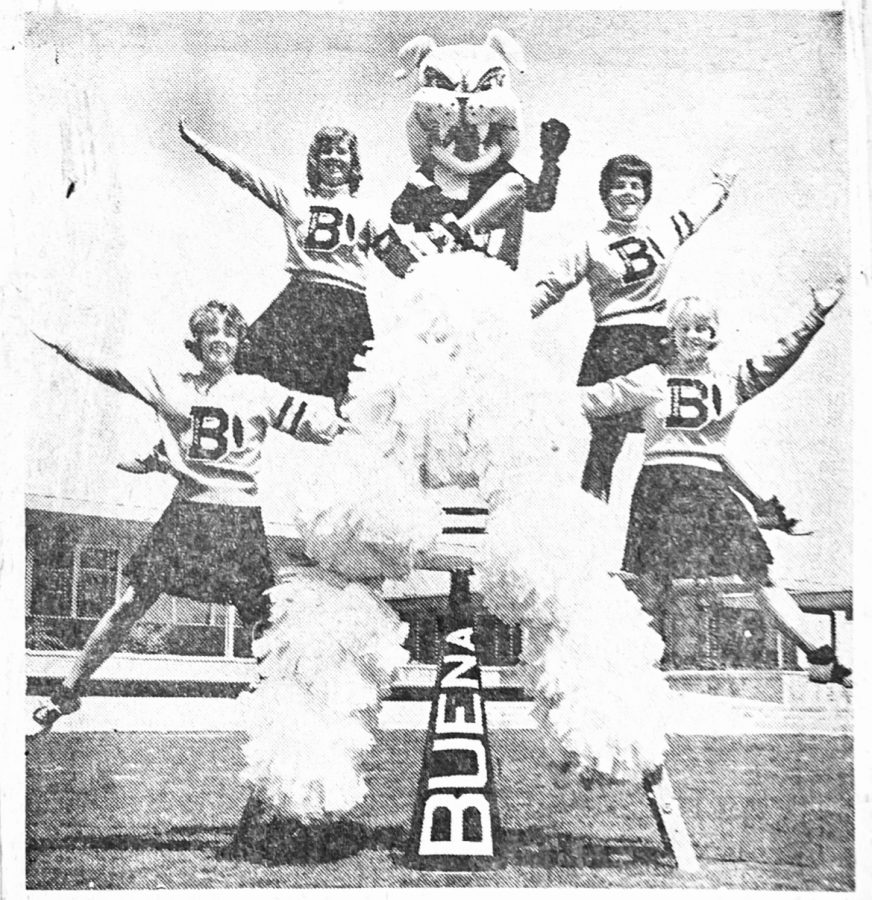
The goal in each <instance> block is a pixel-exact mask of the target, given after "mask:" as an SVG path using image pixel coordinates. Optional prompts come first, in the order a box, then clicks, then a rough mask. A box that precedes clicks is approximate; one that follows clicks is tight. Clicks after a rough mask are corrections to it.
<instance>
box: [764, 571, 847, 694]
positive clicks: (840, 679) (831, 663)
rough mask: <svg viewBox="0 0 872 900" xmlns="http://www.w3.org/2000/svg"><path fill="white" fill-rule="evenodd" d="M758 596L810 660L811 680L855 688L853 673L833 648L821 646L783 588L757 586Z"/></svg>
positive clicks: (799, 610)
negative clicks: (838, 657) (837, 657)
mask: <svg viewBox="0 0 872 900" xmlns="http://www.w3.org/2000/svg"><path fill="white" fill-rule="evenodd" d="M755 593H756V596H757V597H758V599H759V600H760V603H761V605H762V606H764V607H765V608H766V609H768V610H769V612H770V613H772V615H773V616H775V619H776V620H777V621H778V624H779V625H780V626H781V628H782V630H783V631H785V632H786V634H787V635H788V637H790V638H791V639H792V640H793V641H794V642H795V643H796V644H797V645H798V646H799V648H800V650H802V652H803V653H805V655H806V656H807V657H808V662H809V678H810V679H811V680H812V681H815V682H819V683H827V682H835V683H838V684H842V685H843V686H844V687H853V681H852V680H851V670H850V669H847V668H845V666H843V665H842V664H841V663H840V662H839V661H838V659H836V655H835V653H834V651H833V648H832V647H830V646H829V645H824V646H821V645H820V644H818V642H817V640H816V638H815V634H814V631H813V629H812V628H811V626H810V624H809V622H808V619H807V618H806V614H805V613H804V612H803V611H802V610H801V609H800V608H799V606H798V605H797V603H796V601H795V600H794V599H793V597H791V596H790V594H789V593H788V592H787V591H786V590H785V589H784V588H783V587H778V586H777V585H770V586H768V587H758V588H757V590H756V592H755Z"/></svg>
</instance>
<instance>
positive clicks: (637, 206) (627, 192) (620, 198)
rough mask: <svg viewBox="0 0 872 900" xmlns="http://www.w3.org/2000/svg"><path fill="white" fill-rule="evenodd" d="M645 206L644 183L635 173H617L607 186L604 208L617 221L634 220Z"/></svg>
mask: <svg viewBox="0 0 872 900" xmlns="http://www.w3.org/2000/svg"><path fill="white" fill-rule="evenodd" d="M644 207H645V184H644V182H643V181H642V179H641V178H639V177H638V176H636V175H618V176H617V177H615V178H614V179H613V181H612V183H611V185H610V187H609V193H608V195H607V197H606V208H607V209H608V211H609V215H610V216H611V217H612V218H613V219H617V220H618V221H619V222H635V221H636V219H638V218H639V216H640V215H641V213H642V210H643V209H644Z"/></svg>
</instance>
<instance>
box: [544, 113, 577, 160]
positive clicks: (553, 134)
mask: <svg viewBox="0 0 872 900" xmlns="http://www.w3.org/2000/svg"><path fill="white" fill-rule="evenodd" d="M569 133H570V132H569V127H568V126H566V125H564V124H563V122H561V121H559V120H558V119H549V120H548V121H547V122H543V123H542V127H541V130H540V134H539V146H540V147H541V148H542V157H543V158H544V159H551V160H557V159H559V158H560V155H561V154H562V153H563V151H564V150H565V149H566V145H567V144H568V143H569Z"/></svg>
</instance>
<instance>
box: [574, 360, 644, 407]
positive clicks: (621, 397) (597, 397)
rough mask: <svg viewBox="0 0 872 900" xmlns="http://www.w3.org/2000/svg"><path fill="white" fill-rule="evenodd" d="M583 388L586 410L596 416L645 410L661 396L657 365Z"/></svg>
mask: <svg viewBox="0 0 872 900" xmlns="http://www.w3.org/2000/svg"><path fill="white" fill-rule="evenodd" d="M579 390H580V391H581V409H582V412H583V413H584V414H585V415H586V416H587V417H588V418H594V419H596V418H600V417H601V416H613V415H615V414H617V413H624V412H631V411H632V410H634V409H642V407H645V406H648V405H649V404H651V403H656V402H657V401H658V400H659V399H660V395H661V389H660V386H659V378H658V368H657V366H656V365H649V366H643V367H642V368H641V369H636V370H635V371H634V372H630V374H629V375H619V376H618V377H617V378H611V379H609V380H608V381H601V382H600V383H599V384H594V385H591V386H589V387H582V388H579Z"/></svg>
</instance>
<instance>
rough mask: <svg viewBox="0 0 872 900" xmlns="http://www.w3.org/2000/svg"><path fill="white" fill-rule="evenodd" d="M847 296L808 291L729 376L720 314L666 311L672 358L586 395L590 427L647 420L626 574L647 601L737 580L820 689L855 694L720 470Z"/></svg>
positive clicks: (687, 303)
mask: <svg viewBox="0 0 872 900" xmlns="http://www.w3.org/2000/svg"><path fill="white" fill-rule="evenodd" d="M842 294H843V285H842V283H841V282H838V283H837V284H836V285H834V286H832V287H829V288H825V289H819V290H816V289H814V288H812V290H811V295H812V301H813V303H812V308H811V309H810V310H809V311H808V312H807V314H806V315H805V316H804V317H803V319H802V320H801V321H800V322H799V323H798V324H797V325H796V326H795V327H794V328H793V330H792V331H790V332H789V333H788V334H787V335H785V336H784V337H782V338H781V339H780V340H779V341H778V342H777V344H775V345H774V346H773V347H772V348H771V349H770V350H769V351H768V352H767V353H764V354H762V355H761V356H759V357H754V358H750V359H747V360H745V361H744V362H743V363H742V364H741V365H739V367H738V369H736V370H733V371H730V370H726V369H722V368H718V367H716V366H712V364H711V362H710V354H711V351H712V350H713V349H714V347H715V345H716V343H717V332H718V315H717V311H716V310H715V309H714V308H713V306H712V305H711V304H710V303H708V302H706V301H704V300H701V299H700V298H698V297H682V298H680V299H678V300H675V301H673V302H672V303H671V304H670V307H669V310H668V313H667V326H668V329H669V335H670V344H671V346H670V354H669V357H668V359H667V360H666V361H665V362H664V363H662V364H657V363H652V364H650V365H647V366H643V367H642V368H639V369H636V370H635V371H634V372H631V373H629V374H628V375H622V376H618V377H617V378H612V379H611V380H609V381H605V382H602V383H600V384H595V385H590V386H587V387H583V388H582V389H581V401H582V409H583V411H584V413H585V415H587V416H588V417H590V418H593V419H596V418H599V417H603V416H612V415H615V414H624V413H630V412H635V411H639V412H640V413H641V417H642V424H643V427H644V432H645V458H644V463H643V466H642V470H641V473H640V475H639V479H638V481H637V483H636V487H635V491H634V493H633V500H632V505H631V508H630V523H629V527H628V531H627V539H626V545H625V549H624V569H625V570H626V571H628V572H631V573H633V574H635V575H637V576H638V577H639V578H640V580H641V583H642V585H643V593H651V592H656V591H657V590H660V589H662V587H663V586H665V585H668V584H669V583H670V581H671V580H673V579H678V578H708V577H714V576H734V575H738V576H740V577H741V578H742V579H743V580H744V581H745V582H747V583H749V584H751V585H754V586H755V588H756V591H755V593H756V596H757V597H758V599H759V601H760V602H761V603H762V604H763V605H764V606H766V607H767V608H768V609H769V610H770V611H771V612H772V613H773V614H774V615H775V616H776V618H777V619H778V620H779V621H780V623H781V625H782V627H783V628H784V629H785V631H786V632H787V633H788V634H789V635H790V637H791V638H792V639H793V640H794V641H796V643H797V644H798V645H799V646H800V647H801V648H802V650H803V651H804V652H805V653H806V655H807V656H808V659H809V663H810V670H809V675H810V678H811V679H812V680H813V681H822V682H835V683H839V684H843V685H844V686H846V687H851V686H852V682H851V672H850V670H849V669H847V668H845V667H844V666H842V665H841V664H840V663H839V662H838V660H837V659H836V658H835V655H834V653H833V650H832V648H830V647H819V646H817V645H816V643H815V641H814V639H813V636H812V635H811V634H810V633H809V629H808V626H807V624H806V622H805V617H804V615H803V613H802V612H801V611H800V610H799V608H798V607H797V606H796V604H795V603H794V601H793V600H792V598H791V597H790V595H789V594H788V593H787V591H785V590H784V589H783V588H780V587H778V586H776V585H774V584H773V582H772V580H771V579H770V577H769V565H770V564H771V562H772V555H771V553H770V552H769V548H768V546H767V545H766V543H765V541H764V540H763V538H762V536H761V534H760V531H759V528H758V526H757V524H756V522H755V521H754V519H753V518H752V516H751V513H750V512H749V511H748V509H747V508H746V506H745V505H744V504H743V503H742V502H741V500H740V499H739V497H738V496H737V495H736V494H735V493H734V492H733V491H732V490H731V488H730V484H731V481H730V476H729V468H728V466H727V465H726V462H725V459H724V451H725V445H726V441H727V437H728V435H729V432H730V428H731V427H732V424H733V420H734V418H735V415H736V412H737V411H738V409H739V407H740V406H741V404H743V403H745V402H747V401H748V400H750V399H751V398H752V397H754V396H755V395H756V394H759V393H760V392H761V391H763V390H765V389H766V388H768V387H770V386H771V385H773V384H774V383H775V382H776V381H777V380H778V379H779V378H780V377H781V376H782V375H784V374H785V372H787V371H788V369H790V367H791V366H792V365H793V364H794V363H795V362H796V360H797V359H799V357H800V356H801V355H802V353H803V351H804V350H805V348H806V347H807V346H808V344H809V342H810V341H811V339H812V338H813V337H814V335H815V334H816V333H817V332H818V331H819V330H820V328H821V327H822V326H823V324H824V320H825V317H826V316H827V314H828V313H829V312H830V311H831V310H832V308H833V307H834V306H835V305H836V303H837V302H838V301H839V300H840V299H841V297H842Z"/></svg>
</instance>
